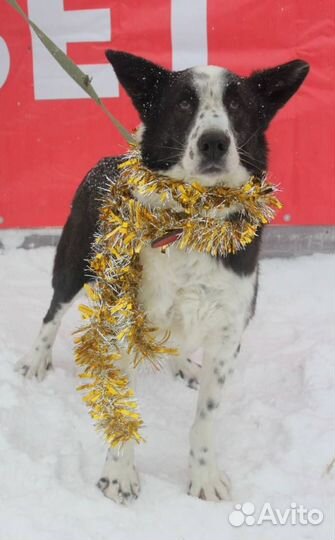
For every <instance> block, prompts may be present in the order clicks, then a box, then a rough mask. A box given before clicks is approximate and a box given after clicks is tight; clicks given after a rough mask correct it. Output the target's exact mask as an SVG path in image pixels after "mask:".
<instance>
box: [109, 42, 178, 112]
mask: <svg viewBox="0 0 335 540" xmlns="http://www.w3.org/2000/svg"><path fill="white" fill-rule="evenodd" d="M106 57H107V59H108V60H109V61H110V63H111V64H112V66H113V68H114V71H115V73H116V76H117V78H118V79H119V81H120V83H121V84H122V86H123V87H124V89H125V90H126V92H127V94H128V95H129V96H130V97H131V99H132V102H133V104H134V106H135V107H136V109H137V110H138V112H139V114H140V116H141V119H142V120H143V121H144V122H145V120H146V119H147V118H148V116H149V115H150V112H151V111H152V109H153V106H154V104H155V102H156V101H157V100H158V99H159V96H160V92H161V90H162V87H163V85H164V83H166V82H167V81H168V79H169V76H170V75H171V72H170V71H168V70H166V69H164V68H163V67H161V66H158V65H156V64H154V63H153V62H149V61H148V60H145V59H144V58H141V57H139V56H135V55H133V54H129V53H125V52H121V51H112V50H107V51H106Z"/></svg>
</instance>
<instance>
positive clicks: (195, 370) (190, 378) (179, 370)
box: [172, 358, 201, 390]
mask: <svg viewBox="0 0 335 540" xmlns="http://www.w3.org/2000/svg"><path fill="white" fill-rule="evenodd" d="M172 371H173V374H174V375H175V377H180V378H181V379H183V380H184V381H185V382H186V384H187V386H188V387H189V388H193V390H197V389H198V387H199V378H200V372H201V366H199V364H197V363H196V362H193V360H191V359H190V358H187V359H186V360H180V359H179V360H176V361H175V362H174V364H173V366H172Z"/></svg>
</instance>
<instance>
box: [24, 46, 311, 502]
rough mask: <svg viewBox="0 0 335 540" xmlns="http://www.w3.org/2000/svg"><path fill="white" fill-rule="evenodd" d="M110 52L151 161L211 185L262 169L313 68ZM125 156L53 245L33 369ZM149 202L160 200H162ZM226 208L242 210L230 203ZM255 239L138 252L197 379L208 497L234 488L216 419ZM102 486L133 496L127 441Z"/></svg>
mask: <svg viewBox="0 0 335 540" xmlns="http://www.w3.org/2000/svg"><path fill="white" fill-rule="evenodd" d="M106 54H107V58H108V60H109V61H110V62H111V64H112V65H113V68H114V70H115V72H116V75H117V77H118V79H119V81H120V83H121V84H122V85H123V87H124V88H125V89H126V91H127V93H128V94H129V96H130V97H131V99H132V101H133V104H134V105H135V107H136V109H137V111H138V112H139V114H140V117H141V120H142V122H143V123H142V125H141V127H140V129H139V131H138V137H139V141H140V147H141V152H142V156H143V161H144V163H145V165H147V166H148V167H149V168H150V169H152V170H154V171H160V172H162V173H164V174H166V175H168V176H170V177H172V178H177V179H182V180H185V181H190V180H191V179H197V180H198V181H199V182H201V183H202V184H203V185H204V186H213V185H215V184H216V183H219V182H221V183H222V182H223V183H224V184H225V185H227V186H234V187H236V186H241V185H243V184H244V183H245V182H246V181H247V180H248V178H249V177H250V175H253V174H255V175H257V174H260V173H262V172H263V171H265V170H266V168H267V143H266V139H265V132H266V129H267V127H268V126H269V123H270V122H271V120H272V118H273V117H274V115H275V114H276V112H277V111H278V110H279V109H280V108H281V107H282V106H283V105H285V103H286V102H287V101H288V100H289V99H290V98H291V97H292V96H293V94H294V93H295V92H296V91H297V90H298V88H299V87H300V85H301V84H302V82H303V80H304V79H305V77H306V75H307V73H308V70H309V66H308V64H307V63H306V62H303V61H301V60H295V61H292V62H289V63H287V64H283V65H280V66H278V67H275V68H271V69H266V70H264V71H258V72H255V73H253V74H252V75H251V76H250V77H239V76H238V75H236V74H234V73H232V72H230V71H228V70H227V69H224V68H221V67H215V66H206V67H196V68H191V69H187V70H185V71H179V72H172V71H168V70H166V69H164V68H162V67H160V66H157V65H155V64H153V63H151V62H149V61H147V60H144V59H142V58H139V57H136V56H133V55H131V54H127V53H124V52H116V51H107V53H106ZM118 163H119V158H117V157H110V158H106V159H103V160H102V161H101V162H100V163H98V165H97V166H96V167H94V168H93V169H92V170H91V171H90V172H89V173H88V175H87V176H86V178H85V179H84V181H83V182H82V184H81V185H80V187H79V188H78V190H77V193H76V195H75V198H74V201H73V206H72V210H71V214H70V216H69V218H68V220H67V223H66V225H65V227H64V230H63V234H62V236H61V239H60V242H59V245H58V248H57V253H56V258H55V264H54V273H53V282H52V284H53V288H54V295H53V298H52V301H51V305H50V308H49V311H48V312H47V314H46V316H45V318H44V320H43V324H42V327H41V330H40V333H39V335H38V338H37V340H36V342H35V344H34V346H33V349H32V351H31V352H30V354H29V355H28V356H27V357H26V358H24V359H23V360H22V361H21V362H20V364H19V368H20V369H21V371H22V372H23V373H24V375H25V376H27V377H33V376H36V377H37V378H38V379H43V377H44V376H45V374H46V371H47V370H48V368H49V367H50V366H51V348H52V345H53V342H54V340H55V337H56V333H57V329H58V327H59V324H60V321H61V318H62V315H63V314H64V312H65V310H66V308H67V307H68V306H69V304H70V303H71V301H72V300H73V298H74V297H75V295H76V294H77V293H78V292H79V291H80V290H81V288H82V287H83V285H84V283H85V282H86V281H88V279H89V277H88V271H87V260H88V259H89V257H90V246H91V244H92V241H93V237H94V234H95V231H96V228H97V221H98V215H99V200H100V197H101V188H103V187H104V186H106V185H107V183H108V179H110V178H112V177H113V178H115V177H116V176H117V175H118V169H117V165H118ZM143 202H144V203H145V204H150V205H157V204H159V201H158V200H157V198H155V197H153V198H151V199H150V200H149V201H148V200H144V201H143ZM232 214H233V216H232ZM226 215H227V216H228V215H230V218H232V217H233V219H236V220H238V219H239V215H238V212H237V211H236V209H235V210H234V208H233V209H230V210H229V211H226ZM260 242H261V230H260V231H259V234H258V237H257V238H256V239H255V240H254V241H253V243H252V244H251V245H250V246H249V247H247V248H246V249H245V250H244V251H241V252H239V253H237V254H235V255H230V256H228V257H225V258H214V257H211V256H210V255H207V254H202V253H196V252H189V253H186V252H183V251H180V250H179V249H178V248H176V247H173V246H172V247H170V248H169V249H168V252H167V253H166V254H164V253H162V252H160V250H158V249H153V248H151V247H148V248H146V249H145V250H144V251H143V254H142V255H141V257H142V263H143V280H142V283H141V287H140V299H141V302H143V304H144V306H145V309H146V312H147V313H148V315H149V317H150V320H151V321H152V322H153V323H154V324H155V325H157V326H158V327H160V328H161V329H163V330H169V331H170V333H171V342H172V343H171V345H172V346H177V347H178V349H179V351H180V358H178V359H177V360H176V359H173V360H171V363H172V365H173V369H174V372H175V373H176V374H180V375H181V376H182V377H184V378H185V379H186V380H187V381H188V382H189V384H190V385H191V386H194V385H196V384H197V382H198V381H199V383H200V389H199V398H198V405H197V410H196V415H195V420H194V423H193V426H192V429H191V434H190V484H189V493H190V494H192V495H194V496H196V497H200V498H202V499H207V500H212V501H216V500H221V499H226V498H227V497H228V496H229V481H228V479H227V477H226V476H225V475H224V474H223V473H222V472H220V471H219V470H218V467H217V464H216V459H215V450H214V446H213V434H214V433H213V432H214V427H213V421H214V416H215V409H217V407H218V406H219V403H220V400H221V393H222V389H223V386H224V385H225V383H226V381H227V378H228V377H229V374H230V373H231V372H232V369H233V365H234V361H235V357H236V355H237V353H238V351H239V347H240V341H241V336H242V333H243V330H244V329H245V327H246V325H247V323H248V321H249V319H250V317H252V315H253V313H254V310H255V303H256V296H257V285H258V272H257V268H258V255H259V249H260ZM198 348H202V350H203V363H202V367H201V368H200V367H199V366H198V365H197V364H195V363H193V362H191V361H190V360H187V359H188V357H189V355H190V353H191V352H192V351H194V350H196V349H198ZM122 366H123V369H124V371H125V373H127V375H128V377H129V379H130V384H131V386H133V385H134V370H133V368H132V366H131V361H130V359H129V358H127V357H126V355H125V357H124V359H123V360H122ZM98 486H99V487H100V489H101V490H102V491H103V493H104V494H105V495H106V496H107V497H110V498H111V499H113V500H114V501H116V502H121V503H126V502H128V501H130V500H131V499H133V498H136V497H137V495H138V493H139V490H140V484H139V479H138V475H137V472H136V469H135V466H134V445H133V444H132V443H127V444H126V445H125V446H124V448H123V450H122V451H121V452H120V451H119V450H113V449H109V450H108V455H107V459H106V464H105V467H104V470H103V474H102V478H101V479H100V480H99V482H98Z"/></svg>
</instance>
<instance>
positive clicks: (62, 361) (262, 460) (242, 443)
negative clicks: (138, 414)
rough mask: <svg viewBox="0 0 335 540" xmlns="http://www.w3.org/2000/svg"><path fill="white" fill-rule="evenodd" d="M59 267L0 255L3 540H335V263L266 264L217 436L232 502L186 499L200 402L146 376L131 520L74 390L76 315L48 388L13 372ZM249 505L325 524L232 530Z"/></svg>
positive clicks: (162, 378)
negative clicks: (241, 506) (296, 509)
mask: <svg viewBox="0 0 335 540" xmlns="http://www.w3.org/2000/svg"><path fill="white" fill-rule="evenodd" d="M53 254H54V250H53V249H52V248H40V249H34V250H31V251H26V250H23V249H19V250H18V249H14V248H13V247H9V248H8V249H6V250H5V251H3V252H2V254H0V278H1V284H2V286H1V289H0V356H1V359H0V425H1V431H0V540H60V539H62V540H105V539H106V540H107V539H108V540H110V539H113V540H156V539H159V540H216V539H217V540H221V539H225V540H235V539H236V540H253V539H257V540H288V539H292V540H293V539H294V540H304V539H313V540H314V539H315V540H333V539H334V516H333V515H332V510H331V503H332V496H333V495H334V489H333V487H334V474H335V465H334V463H333V464H332V461H333V460H334V457H335V448H334V435H333V433H332V431H333V428H334V386H335V385H334V368H333V365H334V363H333V361H334V351H335V343H334V341H335V340H334V322H335V284H334V276H335V256H327V255H314V256H311V257H304V258H299V259H291V260H279V259H272V260H263V261H262V263H261V286H260V295H259V302H258V309H257V313H256V317H255V318H254V320H253V321H252V323H251V324H250V326H249V328H248V330H247V332H246V334H245V338H244V342H243V347H242V350H241V354H240V357H239V359H238V362H237V368H236V370H235V373H234V375H233V378H232V380H231V384H230V386H229V387H228V385H227V387H226V388H225V397H224V400H223V404H222V409H221V412H220V413H219V420H218V424H217V425H218V434H217V438H218V447H219V456H220V463H221V465H222V468H224V469H225V470H226V472H227V473H228V474H229V476H230V477H231V480H232V485H233V500H232V501H228V502H224V503H220V504H216V503H208V502H204V501H201V500H197V499H194V498H191V497H189V496H187V495H186V493H185V490H186V485H187V455H188V430H189V427H190V424H191V422H192V418H193V413H194V408H195V400H196V392H194V391H193V390H191V389H189V388H186V387H185V386H184V384H183V382H182V381H173V380H172V379H171V378H170V375H169V373H168V371H167V370H166V371H162V372H161V373H159V374H155V373H152V372H150V371H144V372H143V373H142V374H141V376H140V385H139V392H138V395H139V398H140V403H141V410H142V414H143V416H144V419H145V421H146V423H147V428H146V430H145V435H146V438H147V443H146V444H144V445H141V447H139V448H138V453H137V463H138V468H139V471H140V473H141V480H142V493H141V496H140V498H139V499H138V500H137V501H136V502H135V503H134V504H133V505H131V506H130V507H128V508H126V507H118V506H117V505H115V504H114V503H113V502H111V501H110V500H108V499H106V498H104V497H103V496H102V494H101V493H100V491H98V489H97V488H96V487H95V482H96V480H97V479H98V478H99V474H100V472H101V469H102V465H103V461H104V457H105V447H104V443H103V441H102V439H101V438H100V437H99V436H98V435H97V433H96V432H95V430H94V428H93V426H92V424H91V421H90V418H89V416H88V414H87V411H86V409H85V406H84V404H82V402H81V396H80V395H79V394H78V393H77V392H76V390H75V388H76V385H77V383H78V380H77V379H76V368H75V366H74V362H73V359H72V352H71V350H72V338H71V332H72V330H73V329H74V328H75V327H76V325H77V324H78V321H79V317H78V313H77V310H76V306H73V308H72V309H71V310H70V311H69V313H68V314H67V315H66V317H65V319H64V321H63V324H62V327H61V329H60V333H59V337H58V339H57V342H56V346H55V350H54V365H55V370H54V371H53V372H52V373H50V374H49V376H48V378H47V380H45V381H44V382H43V383H41V384H39V383H37V382H36V381H26V380H23V379H22V378H21V377H20V376H19V375H18V374H17V373H15V372H14V370H13V366H14V363H15V362H16V360H17V359H18V358H19V357H20V356H21V355H23V354H24V353H25V352H26V351H27V350H28V349H29V346H30V344H31V343H32V341H33V339H34V337H35V334H36V333H37V331H38V327H39V324H40V320H41V318H42V316H43V315H44V312H45V311H46V309H47V306H48V302H49V299H50V294H51V287H50V273H51V266H52V258H53ZM332 489H333V492H332ZM247 501H249V502H252V503H253V504H254V505H255V507H256V511H255V514H254V515H255V517H257V516H258V515H259V512H260V510H261V509H262V507H263V505H264V503H271V505H272V508H273V509H276V508H278V509H280V510H281V511H284V510H285V509H290V508H291V504H292V503H296V504H297V505H304V507H306V509H311V508H317V509H320V510H322V512H323V513H324V521H323V523H322V524H320V525H311V524H308V525H300V524H297V525H295V526H292V525H290V524H286V525H285V526H284V525H274V524H272V523H263V524H262V525H253V526H248V525H246V524H244V525H242V526H241V527H233V526H232V525H231V524H230V523H229V522H228V516H229V514H230V513H231V512H232V511H233V510H234V505H235V504H238V503H245V502H247Z"/></svg>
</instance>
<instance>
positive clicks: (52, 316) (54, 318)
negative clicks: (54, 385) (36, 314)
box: [15, 292, 71, 381]
mask: <svg viewBox="0 0 335 540" xmlns="http://www.w3.org/2000/svg"><path fill="white" fill-rule="evenodd" d="M70 305H71V302H67V303H65V302H63V303H62V302H60V301H58V300H57V292H55V293H54V296H53V298H52V301H51V304H50V307H49V310H48V312H47V314H46V316H45V317H44V319H43V323H42V325H41V328H40V331H39V333H38V336H37V338H36V339H35V341H34V343H33V345H32V347H31V350H30V351H29V353H28V354H27V355H25V356H24V357H23V358H22V359H20V360H19V361H18V363H17V364H16V366H15V368H16V370H17V371H19V372H21V373H22V375H24V376H25V377H26V378H27V379H31V378H32V377H37V379H38V380H39V381H42V380H43V379H44V377H45V376H46V373H47V371H48V370H49V369H51V367H52V346H53V344H54V342H55V339H56V336H57V332H58V329H59V326H60V323H61V320H62V318H63V315H64V314H65V313H66V311H67V309H68V308H69V307H70Z"/></svg>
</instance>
